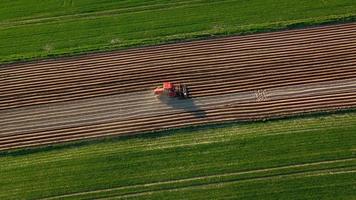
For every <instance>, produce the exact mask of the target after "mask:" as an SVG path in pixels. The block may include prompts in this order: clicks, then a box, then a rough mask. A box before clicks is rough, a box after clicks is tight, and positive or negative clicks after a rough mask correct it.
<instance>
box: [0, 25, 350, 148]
mask: <svg viewBox="0 0 356 200" xmlns="http://www.w3.org/2000/svg"><path fill="white" fill-rule="evenodd" d="M355 38H356V23H351V24H345V25H335V26H326V27H317V28H312V29H302V30H294V31H284V32H279V33H265V34H258V35H254V36H242V37H228V38H220V39H214V40H208V41H206V42H205V41H197V42H188V43H183V44H171V45H163V46H158V47H149V48H146V49H145V48H140V49H134V50H127V51H122V52H117V53H115V52H112V53H108V54H107V55H106V54H102V53H100V54H97V55H86V56H80V57H77V60H74V59H75V58H65V59H63V60H60V59H59V60H49V61H41V62H32V63H21V64H19V65H6V66H3V67H0V74H1V79H0V83H1V84H2V85H3V87H2V88H1V89H0V91H1V94H0V100H1V101H0V111H1V113H0V120H1V122H0V126H1V127H2V129H1V130H0V150H6V149H12V148H20V147H29V146H38V145H42V144H52V143H58V142H65V141H74V140H79V139H88V138H97V137H103V136H114V135H127V134H137V133H141V132H147V131H152V130H157V129H162V128H174V127H181V126H186V125H194V124H202V123H208V122H220V121H229V120H256V119H261V118H270V117H279V116H288V115H292V114H298V113H304V112H311V111H320V110H338V109H346V108H352V107H356V81H355V80H356V68H355V65H356V40H355ZM62 62H63V63H62ZM164 80H170V81H173V82H179V83H187V84H188V85H189V88H190V91H191V96H192V99H190V100H181V101H178V102H176V101H175V100H173V101H169V102H160V101H158V100H157V99H155V98H154V97H153V95H152V92H151V89H153V88H154V87H155V86H156V85H157V84H158V83H161V82H162V81H164ZM167 116H168V117H167ZM177 122H178V123H177Z"/></svg>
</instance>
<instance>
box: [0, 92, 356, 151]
mask: <svg viewBox="0 0 356 200" xmlns="http://www.w3.org/2000/svg"><path fill="white" fill-rule="evenodd" d="M293 100H294V101H293ZM293 100H290V99H285V100H280V101H273V102H270V103H268V104H266V105H263V104H262V103H255V104H252V105H251V104H238V105H235V106H236V107H235V106H233V105H230V106H229V107H228V108H220V109H211V110H207V111H204V112H206V113H205V114H204V117H196V116H194V115H192V114H190V113H186V112H182V113H179V114H175V115H174V117H172V118H167V117H166V115H162V116H154V117H151V118H144V119H137V120H129V121H119V122H117V121H111V122H108V123H102V124H92V125H86V126H79V127H69V128H63V129H59V130H48V131H43V132H38V133H25V134H23V135H14V136H4V137H1V140H0V150H6V149H11V148H19V147H26V146H38V145H42V144H50V143H58V142H66V141H73V140H78V139H88V138H97V137H103V136H113V135H117V134H120V135H127V134H137V133H142V132H147V131H152V130H156V129H162V128H163V129H164V128H174V127H180V126H186V125H196V124H202V123H207V122H221V121H227V120H254V119H259V118H269V117H278V116H288V115H292V114H297V113H301V112H305V111H306V110H308V112H311V111H320V110H325V109H328V110H330V109H331V110H335V109H345V108H350V107H355V106H356V92H353V93H343V94H341V95H339V96H338V95H332V96H330V95H329V96H328V97H320V96H316V97H313V98H311V97H306V98H300V99H293ZM197 112H199V111H197ZM198 114H199V113H198ZM199 115H201V114H199ZM177 120H178V121H179V122H180V123H179V125H177V123H176V122H177ZM117 130H120V131H117Z"/></svg>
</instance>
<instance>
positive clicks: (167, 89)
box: [153, 82, 189, 99]
mask: <svg viewBox="0 0 356 200" xmlns="http://www.w3.org/2000/svg"><path fill="white" fill-rule="evenodd" d="M153 93H154V94H155V95H156V96H157V97H164V96H168V97H178V98H182V99H186V98H189V92H188V88H187V86H186V85H184V84H177V85H174V84H173V83H171V82H164V83H163V87H157V88H156V89H154V90H153Z"/></svg>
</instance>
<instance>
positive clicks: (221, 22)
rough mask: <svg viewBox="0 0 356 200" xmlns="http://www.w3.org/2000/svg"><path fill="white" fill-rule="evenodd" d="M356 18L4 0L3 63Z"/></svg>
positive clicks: (327, 8)
mask: <svg viewBox="0 0 356 200" xmlns="http://www.w3.org/2000/svg"><path fill="white" fill-rule="evenodd" d="M355 20H356V4H355V1H354V0H312V1H310V0H300V1H293V0H288V1H286V0H250V1H246V0H221V1H212V0H189V1H188V0H177V1H168V0H146V1H141V0H121V1H111V0H103V1H94V0H55V1H54V0H17V1H13V0H2V1H1V3H0V44H1V45H0V63H5V62H10V61H15V60H23V59H31V58H40V57H48V56H56V55H63V54H67V55H68V54H78V53H81V52H87V51H94V50H95V51H98V50H109V49H118V48H127V47H133V46H141V45H152V44H160V43H165V42H172V41H178V40H188V39H193V38H202V37H210V36H212V35H228V34H246V33H254V32H260V31H268V30H277V29H284V28H291V27H296V26H298V27H299V26H304V25H312V24H323V23H328V22H338V21H355Z"/></svg>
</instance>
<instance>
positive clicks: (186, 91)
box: [182, 85, 189, 99]
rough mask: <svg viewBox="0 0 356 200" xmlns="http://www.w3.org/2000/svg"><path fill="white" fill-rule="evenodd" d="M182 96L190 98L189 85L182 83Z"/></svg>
mask: <svg viewBox="0 0 356 200" xmlns="http://www.w3.org/2000/svg"><path fill="white" fill-rule="evenodd" d="M182 97H184V98H186V99H187V98H189V91H188V87H187V85H182Z"/></svg>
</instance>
